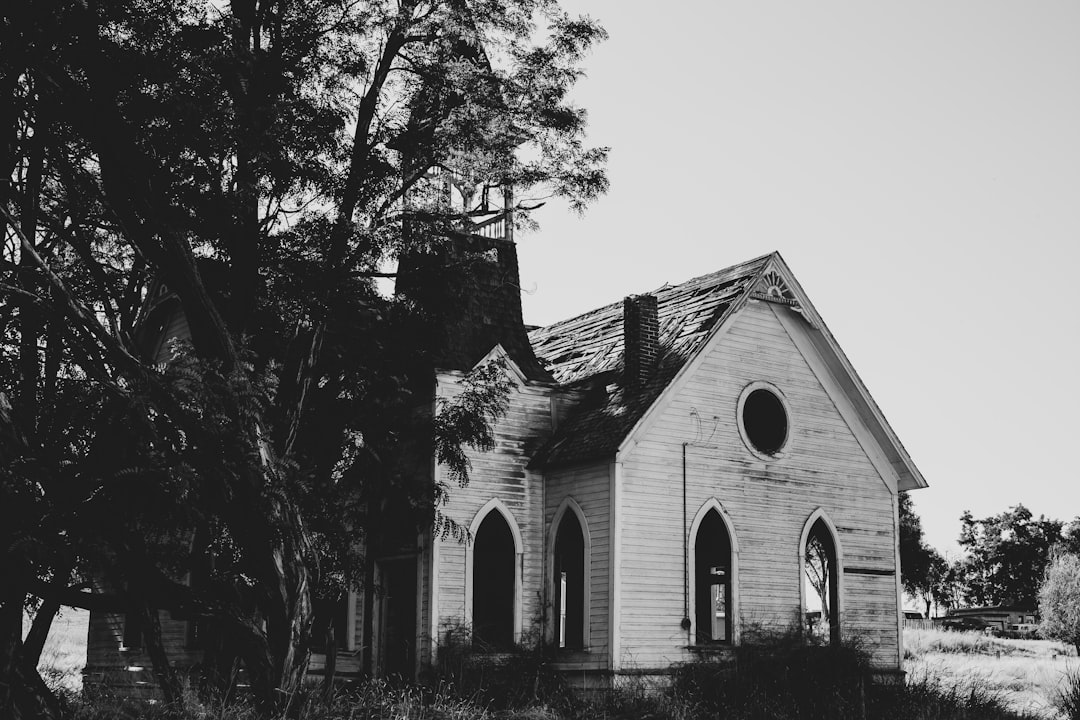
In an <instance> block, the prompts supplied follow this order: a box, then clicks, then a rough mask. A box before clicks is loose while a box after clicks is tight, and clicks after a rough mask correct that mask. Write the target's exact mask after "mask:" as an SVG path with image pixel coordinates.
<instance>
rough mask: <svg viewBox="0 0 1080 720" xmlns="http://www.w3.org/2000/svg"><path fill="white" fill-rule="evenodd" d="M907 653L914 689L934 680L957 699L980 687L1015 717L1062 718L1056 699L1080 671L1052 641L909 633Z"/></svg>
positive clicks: (939, 632) (1073, 659) (1077, 662)
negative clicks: (925, 680) (1021, 714)
mask: <svg viewBox="0 0 1080 720" xmlns="http://www.w3.org/2000/svg"><path fill="white" fill-rule="evenodd" d="M904 648H905V653H904V654H905V658H906V659H905V667H906V669H907V671H908V675H909V678H911V679H910V680H909V684H910V683H911V682H914V681H917V680H918V679H920V678H932V679H933V682H934V683H936V684H937V685H938V686H939V688H940V689H942V690H943V691H945V692H956V693H963V692H966V690H967V689H968V688H970V687H971V686H972V685H975V686H977V687H979V688H982V689H984V690H991V691H992V692H993V693H994V694H996V695H997V696H998V697H999V699H1000V700H1001V701H1002V702H1003V703H1004V704H1005V705H1006V706H1007V707H1009V708H1011V709H1012V710H1014V711H1016V712H1026V713H1031V714H1034V715H1036V716H1042V717H1048V718H1049V717H1055V716H1057V717H1060V716H1061V715H1060V712H1063V711H1058V710H1057V707H1056V705H1057V702H1056V698H1057V696H1058V694H1059V691H1060V690H1061V688H1062V687H1063V686H1064V685H1065V683H1064V682H1063V681H1064V680H1065V678H1066V677H1067V676H1068V675H1069V673H1075V672H1078V671H1080V660H1078V659H1077V658H1076V657H1075V656H1072V655H1071V651H1070V649H1069V648H1068V647H1066V646H1064V645H1062V644H1060V643H1055V642H1050V641H1048V640H1013V639H1002V638H992V637H989V638H988V637H987V636H986V635H983V634H982V633H978V632H950V631H942V630H907V631H905V633H904ZM1078 696H1080V693H1078ZM1065 717H1069V715H1068V714H1066V715H1065Z"/></svg>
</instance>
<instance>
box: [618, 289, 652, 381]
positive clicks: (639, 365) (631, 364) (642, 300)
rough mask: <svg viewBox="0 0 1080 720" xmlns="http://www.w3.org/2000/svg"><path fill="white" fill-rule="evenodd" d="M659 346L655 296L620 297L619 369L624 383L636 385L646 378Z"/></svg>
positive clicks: (648, 375)
mask: <svg viewBox="0 0 1080 720" xmlns="http://www.w3.org/2000/svg"><path fill="white" fill-rule="evenodd" d="M659 349H660V320H659V316H658V314H657V310H656V296H655V295H630V296H628V297H627V298H625V299H624V300H623V362H624V370H623V372H624V373H625V375H624V379H625V381H626V386H627V387H630V388H640V387H642V386H644V385H645V383H647V382H648V381H649V377H650V376H651V375H652V371H653V366H654V365H656V358H657V355H658V354H659Z"/></svg>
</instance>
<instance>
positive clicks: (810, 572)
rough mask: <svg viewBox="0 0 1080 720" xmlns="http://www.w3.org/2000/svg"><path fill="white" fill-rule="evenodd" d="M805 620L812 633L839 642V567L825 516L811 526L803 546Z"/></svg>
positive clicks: (833, 540) (832, 641)
mask: <svg viewBox="0 0 1080 720" xmlns="http://www.w3.org/2000/svg"><path fill="white" fill-rule="evenodd" d="M803 569H804V576H805V579H804V583H805V584H806V589H805V596H806V608H805V611H806V620H807V629H808V631H809V632H810V634H811V635H814V636H817V637H819V638H821V639H823V640H827V641H828V642H829V643H830V644H838V643H839V642H840V602H839V597H840V589H839V588H840V566H839V563H838V562H837V554H836V541H835V539H834V538H833V534H832V530H831V529H830V528H829V525H828V524H827V523H826V522H825V519H824V518H821V517H819V518H817V520H815V521H814V524H813V525H811V526H810V531H809V532H808V533H807V535H806V544H805V546H804V548H803Z"/></svg>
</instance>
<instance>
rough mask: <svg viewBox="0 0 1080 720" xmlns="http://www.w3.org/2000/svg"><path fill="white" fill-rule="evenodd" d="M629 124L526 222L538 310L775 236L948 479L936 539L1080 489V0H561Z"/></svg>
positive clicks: (1062, 500)
mask: <svg viewBox="0 0 1080 720" xmlns="http://www.w3.org/2000/svg"><path fill="white" fill-rule="evenodd" d="M563 5H564V7H566V8H567V9H569V10H571V11H573V12H578V13H588V14H590V15H592V16H593V17H594V18H597V19H599V20H600V21H601V22H602V24H603V25H604V26H605V27H606V28H607V30H608V32H609V33H610V35H611V37H610V39H609V40H608V41H607V42H605V43H603V44H602V45H600V46H599V47H597V49H596V50H595V51H594V52H593V53H592V54H591V55H590V57H589V58H588V59H587V61H586V64H585V66H586V70H587V73H588V77H587V78H586V79H585V80H583V81H582V82H581V84H580V87H579V89H578V90H577V91H576V93H575V98H576V102H577V103H578V104H579V105H581V106H583V107H585V108H587V109H588V111H589V113H590V127H591V130H590V141H591V142H592V143H593V144H597V145H609V146H611V148H612V151H611V161H610V165H609V174H610V178H611V184H612V185H611V191H610V193H609V194H608V195H607V196H606V197H604V198H602V199H601V200H600V201H599V202H597V203H596V204H595V205H594V206H593V207H592V208H591V209H590V210H589V211H588V212H587V214H586V215H585V216H584V217H583V218H578V217H576V216H574V215H572V214H570V213H567V212H566V211H564V210H562V209H560V208H558V207H555V206H552V205H549V206H548V207H546V208H544V209H543V210H541V211H540V212H539V213H538V215H537V219H538V220H539V221H540V223H541V229H540V231H539V232H536V233H531V234H528V235H524V236H519V237H518V244H519V253H520V258H521V270H522V284H523V286H524V288H525V291H526V294H525V296H524V298H523V302H524V312H525V320H526V322H529V323H533V324H538V325H544V324H548V323H550V322H554V321H556V320H561V319H564V318H567V317H571V316H574V315H577V314H579V313H581V312H585V311H587V310H590V309H592V308H595V307H598V306H600V305H603V304H606V303H609V302H613V301H616V300H619V299H620V298H622V297H623V296H625V295H627V294H630V293H637V292H645V291H648V290H652V289H655V288H657V287H659V286H661V285H663V284H664V283H666V282H670V283H678V282H681V281H683V280H686V279H688V278H691V277H694V276H696V275H701V274H703V273H706V272H710V271H713V270H717V269H720V268H722V267H725V266H727V265H731V264H734V263H737V262H740V261H742V260H746V259H749V258H751V257H755V256H758V255H761V254H764V253H767V252H771V251H773V250H779V251H780V252H781V254H782V255H783V256H784V258H785V260H787V262H788V264H789V265H790V266H791V268H792V270H793V271H794V273H795V275H796V276H797V277H798V279H799V282H800V283H801V284H802V285H803V287H804V289H805V290H806V292H807V293H808V295H809V297H810V300H811V301H812V302H813V303H814V305H815V307H816V308H817V309H818V311H819V312H820V313H821V315H822V317H823V318H824V319H825V322H826V323H827V324H828V326H829V328H830V329H831V330H832V332H833V334H834V335H835V337H836V339H837V340H838V341H839V343H840V345H841V346H842V347H843V348H844V351H845V352H846V353H847V355H848V357H849V358H850V359H851V361H852V363H853V364H854V366H855V368H856V370H857V371H858V373H859V374H860V376H861V377H862V379H863V381H864V382H865V383H866V385H867V387H869V389H870V392H871V394H873V396H874V398H875V399H876V400H877V402H878V404H879V405H880V406H881V408H882V410H883V411H884V413H885V415H886V417H887V418H888V419H889V421H890V423H891V424H892V426H893V428H894V429H895V430H896V432H897V434H898V435H899V436H900V439H901V441H902V442H903V443H904V444H905V446H906V447H907V449H908V451H909V452H910V453H911V456H912V457H913V458H914V460H915V463H916V465H918V467H919V468H920V469H921V470H922V472H923V474H924V475H925V477H926V478H927V480H928V481H929V483H930V488H929V489H926V490H921V491H919V492H917V493H914V498H915V504H916V509H917V511H918V512H919V514H920V515H921V517H922V519H923V524H924V527H925V529H926V531H927V536H928V539H929V541H930V542H931V544H933V545H935V546H936V547H938V548H939V549H941V550H942V551H949V552H952V553H955V552H956V551H957V546H956V544H955V541H956V537H957V535H958V533H959V528H960V523H959V516H960V514H961V512H963V511H964V510H965V509H970V510H971V511H972V512H973V513H974V514H975V515H976V517H983V516H986V515H991V514H996V513H998V512H1001V511H1003V510H1005V509H1006V508H1008V507H1009V506H1012V505H1015V504H1017V503H1023V504H1024V505H1026V506H1028V507H1029V508H1030V509H1031V510H1032V511H1033V512H1034V513H1035V514H1036V515H1039V514H1045V515H1047V516H1050V517H1053V518H1058V519H1062V520H1070V519H1072V518H1074V517H1076V516H1077V515H1080V470H1078V469H1077V465H1078V456H1077V452H1076V449H1077V447H1078V445H1080V437H1078V430H1080V420H1078V419H1077V411H1078V407H1080V321H1078V312H1080V307H1078V306H1080V299H1078V297H1077V293H1076V291H1074V289H1073V288H1074V286H1075V285H1076V280H1075V279H1074V277H1073V276H1074V273H1076V272H1077V265H1078V262H1077V261H1078V260H1080V242H1078V241H1080V2H1076V0H1027V1H1026V2H1021V1H1020V0H1015V1H1013V2H1003V1H1001V0H963V1H957V0H932V1H931V0H905V1H904V2H889V3H885V2H867V1H866V0H847V1H840V0H819V1H818V2H814V3H809V2H805V0H790V1H782V2H781V1H776V2H773V1H768V0H742V1H740V2H731V1H729V0H696V1H691V0H668V1H667V2H664V3H651V2H641V1H634V2H628V1H627V0H564V2H563Z"/></svg>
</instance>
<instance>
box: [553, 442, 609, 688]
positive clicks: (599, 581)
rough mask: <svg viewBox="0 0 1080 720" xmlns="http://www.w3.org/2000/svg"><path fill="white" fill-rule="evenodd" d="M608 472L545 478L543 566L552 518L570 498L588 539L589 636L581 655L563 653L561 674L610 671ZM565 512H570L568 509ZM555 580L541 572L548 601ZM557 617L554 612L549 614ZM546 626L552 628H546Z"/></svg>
mask: <svg viewBox="0 0 1080 720" xmlns="http://www.w3.org/2000/svg"><path fill="white" fill-rule="evenodd" d="M611 481H612V467H611V464H610V463H608V462H604V463H600V464H596V465H586V466H581V467H575V468H568V469H559V470H554V471H551V472H549V473H548V474H547V476H546V477H545V479H544V506H545V511H544V526H545V527H546V528H547V535H546V538H545V543H544V548H545V552H546V553H548V557H547V563H548V564H549V565H550V564H551V562H552V555H551V550H552V548H553V547H554V541H555V533H556V532H557V531H558V528H557V527H556V526H555V524H554V523H555V520H556V518H555V513H556V512H558V510H559V509H560V507H562V506H563V503H564V501H566V500H567V499H571V500H573V501H574V502H576V503H577V505H578V507H580V508H581V511H582V514H583V515H584V516H585V523H584V526H583V527H582V532H583V533H584V534H585V536H586V538H587V539H588V542H587V545H588V553H589V557H588V558H587V564H586V567H587V568H588V577H587V583H588V588H589V592H588V606H589V607H588V612H587V614H586V616H585V622H586V626H587V630H588V631H587V633H586V638H585V646H586V647H585V652H581V653H563V654H562V655H561V656H560V657H559V660H560V662H559V667H560V668H561V669H563V670H567V671H573V670H607V669H610V667H611V645H610V641H609V640H610V632H609V626H610V615H609V613H610V608H611V605H610V595H611V592H610V579H611V575H610V572H609V570H610V567H611V564H610V557H611V534H610V532H609V530H610V527H611V504H610V503H609V502H608V499H609V497H610V492H611ZM564 512H573V511H572V510H570V509H569V508H567V509H566V510H565V511H564ZM552 581H553V575H552V572H551V568H550V567H547V568H546V569H545V573H544V583H545V593H546V597H547V598H549V604H550V602H551V600H550V598H553V597H554V587H553V586H552V585H551V583H552ZM551 612H555V609H554V608H550V609H549V613H551ZM549 625H550V623H549Z"/></svg>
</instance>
